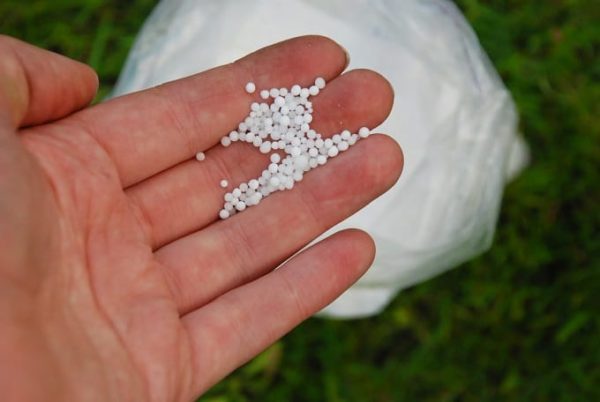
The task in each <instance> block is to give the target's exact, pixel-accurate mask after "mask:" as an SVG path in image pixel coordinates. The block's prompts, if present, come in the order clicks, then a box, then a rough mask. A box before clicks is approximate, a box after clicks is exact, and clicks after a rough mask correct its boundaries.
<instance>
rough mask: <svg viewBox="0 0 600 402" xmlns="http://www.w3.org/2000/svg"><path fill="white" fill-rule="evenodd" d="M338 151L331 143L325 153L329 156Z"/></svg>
mask: <svg viewBox="0 0 600 402" xmlns="http://www.w3.org/2000/svg"><path fill="white" fill-rule="evenodd" d="M338 153H339V149H338V148H337V147H336V146H335V145H333V146H332V147H331V148H329V149H328V150H327V155H329V157H330V158H333V157H334V156H337V154H338Z"/></svg>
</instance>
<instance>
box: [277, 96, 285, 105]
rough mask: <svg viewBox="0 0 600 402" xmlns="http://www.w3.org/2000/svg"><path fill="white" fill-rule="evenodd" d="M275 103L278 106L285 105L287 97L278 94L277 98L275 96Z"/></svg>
mask: <svg viewBox="0 0 600 402" xmlns="http://www.w3.org/2000/svg"><path fill="white" fill-rule="evenodd" d="M274 103H275V105H277V106H278V107H282V106H283V105H285V99H283V98H282V97H281V96H278V97H277V98H275V101H274Z"/></svg>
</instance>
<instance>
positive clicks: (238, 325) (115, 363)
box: [0, 37, 402, 401]
mask: <svg viewBox="0 0 600 402" xmlns="http://www.w3.org/2000/svg"><path fill="white" fill-rule="evenodd" d="M0 54H2V57H1V58H0V107H1V112H0V328H2V335H1V336H2V337H1V338H0V392H2V394H3V395H4V396H7V395H8V400H13V399H14V400H19V401H21V400H34V399H36V400H78V401H83V400H103V401H107V400H119V401H125V400H149V401H150V400H152V401H154V400H156V401H171V400H190V399H193V398H194V397H196V396H198V395H199V394H201V393H202V392H203V391H205V390H206V389H207V388H208V387H210V386H211V385H212V384H214V383H215V382H217V381H218V380H220V379H221V378H223V377H224V376H225V375H226V374H227V373H229V372H230V371H231V370H233V369H234V368H236V367H237V366H239V365H240V364H242V363H244V362H245V361H247V360H248V359H250V358H251V357H253V356H254V355H256V354H257V353H258V352H260V351H261V350H262V349H264V348H265V347H267V346H268V345H269V344H271V343H272V342H274V341H275V340H276V339H278V338H279V337H281V336H282V335H283V334H285V333H286V332H287V331H289V330H290V329H291V328H293V327H294V326H295V325H297V324H298V323H299V322H301V321H302V320H303V319H305V318H307V317H309V316H310V315H311V314H313V313H314V312H316V311H318V310H319V309H320V308H322V307H324V306H325V305H327V304H328V303H329V302H331V301H332V300H333V299H334V298H335V297H337V296H338V295H339V294H340V293H341V292H342V291H343V290H345V289H346V288H347V287H349V286H350V285H351V284H352V283H353V282H354V281H355V280H356V279H357V278H358V277H359V276H360V275H361V274H362V273H363V272H364V271H365V270H366V269H367V267H368V266H369V265H370V263H371V261H372V258H373V255H374V246H373V243H372V241H371V239H370V238H369V237H368V236H367V235H366V234H364V233H362V232H360V231H355V230H352V231H345V232H341V233H338V234H336V235H334V236H332V237H331V238H329V239H327V240H324V241H322V242H321V243H318V244H317V245H315V246H313V247H311V248H309V249H307V250H305V251H303V252H301V253H299V254H297V255H296V256H294V257H293V258H291V259H289V258H290V256H292V255H293V254H294V253H296V252H297V251H298V250H300V249H301V248H302V247H303V246H305V245H306V244H307V243H308V242H310V241H311V240H312V239H314V238H315V237H316V236H318V235H319V234H321V233H322V232H323V231H325V230H326V229H327V228H329V227H331V226H332V225H334V224H335V223H337V222H339V221H340V220H343V219H344V218H345V217H347V216H349V215H350V214H352V213H353V212H355V211H357V210H358V209H360V208H361V207H363V206H364V205H366V204H367V203H369V202H370V201H371V200H373V199H374V198H375V197H377V196H378V195H379V194H381V193H382V192H384V191H385V190H386V189H387V188H389V187H390V186H391V185H392V184H393V183H394V182H395V181H396V180H397V178H398V176H399V174H400V171H401V168H402V154H401V152H400V149H399V147H398V146H397V145H396V144H395V142H394V141H393V140H391V139H390V138H389V137H386V136H383V135H375V136H372V137H371V138H369V139H368V140H366V141H361V142H359V143H358V144H357V145H356V146H355V147H353V148H352V149H351V150H349V151H347V152H346V153H345V154H344V155H342V156H340V157H338V158H335V159H333V160H331V161H330V162H329V163H328V164H327V165H326V166H324V167H323V168H320V169H317V170H315V171H313V172H311V173H309V174H308V175H307V176H306V177H305V179H304V180H303V181H302V182H301V183H298V184H297V186H296V187H295V188H294V190H292V191H286V192H281V193H277V194H274V195H272V196H271V197H269V198H267V199H266V200H264V201H263V202H262V203H261V204H260V205H259V206H257V207H253V208H250V209H248V210H247V211H245V212H244V213H241V214H238V215H236V216H234V217H232V218H231V219H228V220H225V221H218V220H217V219H216V218H217V212H218V210H219V209H220V207H221V205H222V202H223V190H222V189H221V188H220V187H219V185H218V183H219V180H220V179H222V178H225V179H227V180H228V181H229V182H230V183H233V184H237V183H239V182H241V181H245V180H248V179H249V178H251V177H254V176H257V175H258V174H259V173H260V171H261V170H262V169H264V167H265V166H266V164H267V157H266V156H265V155H262V154H260V153H258V152H256V150H255V149H254V148H252V147H250V146H245V145H243V144H239V143H236V144H234V145H232V146H231V147H229V148H227V149H224V148H221V147H213V146H214V145H215V144H217V143H218V141H219V138H220V137H221V136H222V135H223V134H225V133H227V132H229V131H230V130H231V129H232V128H233V127H235V126H236V124H237V123H238V122H239V121H240V120H241V119H242V118H243V117H244V116H245V115H246V113H247V111H248V107H249V104H250V102H251V101H252V99H254V98H255V97H254V95H249V94H247V93H245V92H244V90H243V88H244V84H245V83H246V82H248V81H254V82H255V83H256V84H257V87H259V88H263V87H272V86H276V87H283V86H285V87H289V86H290V85H291V84H294V83H301V84H308V83H309V82H312V80H314V78H315V77H316V76H323V77H325V78H326V79H327V80H328V81H329V84H328V86H327V88H326V89H325V90H324V91H323V92H322V93H321V95H319V96H318V97H317V98H315V99H314V102H313V103H314V109H315V113H314V116H315V121H314V124H313V126H314V127H315V128H316V129H318V130H319V131H321V132H323V133H324V134H326V135H328V134H332V133H334V132H338V131H339V130H340V129H342V128H349V129H356V128H358V127H360V126H363V125H367V126H370V127H374V126H376V125H378V124H380V123H381V122H382V121H383V120H384V119H385V118H386V117H387V114H388V113H389V111H390V109H391V104H392V99H393V94H392V91H391V88H390V86H389V84H388V83H387V82H386V81H385V80H384V79H383V78H382V77H381V76H379V75H378V74H376V73H374V72H370V71H366V70H356V71H351V72H347V73H345V74H342V75H340V74H341V73H342V71H343V70H344V69H345V66H346V55H345V53H344V51H343V49H341V48H340V47H339V46H338V45H337V44H335V43H334V42H332V41H331V40H329V39H326V38H322V37H302V38H296V39H292V40H289V41H286V42H283V43H280V44H276V45H274V46H271V47H268V48H265V49H262V50H260V51H258V52H256V53H253V54H251V55H249V56H247V57H245V58H243V59H241V60H239V61H237V62H235V63H233V64H231V65H226V66H223V67H219V68H216V69H213V70H210V71H207V72H204V73H201V74H198V75H195V76H192V77H189V78H186V79H182V80H179V81H175V82H172V83H169V84H166V85H162V86H159V87H156V88H153V89H150V90H147V91H142V92H139V93H135V94H131V95H128V96H124V97H121V98H116V99H114V100H111V101H108V102H104V103H101V104H99V105H96V106H93V107H88V108H84V109H83V110H79V109H81V108H82V107H85V105H86V104H87V103H89V101H90V99H91V98H92V97H93V96H94V93H95V90H96V86H97V81H96V77H95V74H94V73H93V72H92V71H91V70H90V69H89V68H88V67H86V66H84V65H82V64H80V63H77V62H75V61H72V60H69V59H66V58H64V57H62V56H58V55H56V54H53V53H50V52H46V51H43V50H41V49H37V48H35V47H33V46H30V45H27V44H25V43H22V42H19V41H17V40H14V39H11V38H6V37H2V38H0ZM336 77H337V78H336ZM199 150H204V151H205V153H206V156H207V157H206V160H205V161H203V162H197V161H195V160H194V159H193V156H194V154H195V153H196V152H197V151H199ZM287 259H289V260H288V261H287V262H285V263H284V264H283V265H282V266H281V267H280V269H277V270H274V268H276V267H278V266H280V265H281V264H282V263H283V262H284V261H286V260H287ZM32 384H35V385H34V386H32ZM11 398H12V399H11Z"/></svg>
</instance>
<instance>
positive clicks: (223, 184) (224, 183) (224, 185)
mask: <svg viewBox="0 0 600 402" xmlns="http://www.w3.org/2000/svg"><path fill="white" fill-rule="evenodd" d="M219 184H220V185H221V187H223V188H226V187H227V186H228V185H229V182H228V181H227V180H225V179H223V180H221V182H220V183H219Z"/></svg>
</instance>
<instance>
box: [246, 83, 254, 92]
mask: <svg viewBox="0 0 600 402" xmlns="http://www.w3.org/2000/svg"><path fill="white" fill-rule="evenodd" d="M254 91H256V85H254V83H253V82H249V83H247V84H246V92H248V93H249V94H253V93H254Z"/></svg>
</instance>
